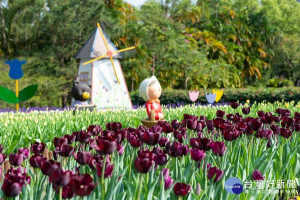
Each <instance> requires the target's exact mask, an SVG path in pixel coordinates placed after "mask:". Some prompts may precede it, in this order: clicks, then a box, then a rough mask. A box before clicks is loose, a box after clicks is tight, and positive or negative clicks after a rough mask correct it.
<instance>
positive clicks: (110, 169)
mask: <svg viewBox="0 0 300 200" xmlns="http://www.w3.org/2000/svg"><path fill="white" fill-rule="evenodd" d="M96 168H97V176H98V177H99V178H101V177H102V168H103V162H101V163H98V164H96ZM113 170H114V165H113V164H111V163H110V161H106V164H105V171H104V178H108V177H111V175H112V173H113Z"/></svg>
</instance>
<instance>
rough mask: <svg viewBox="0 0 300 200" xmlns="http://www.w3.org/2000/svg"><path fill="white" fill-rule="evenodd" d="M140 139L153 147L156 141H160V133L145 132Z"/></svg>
mask: <svg viewBox="0 0 300 200" xmlns="http://www.w3.org/2000/svg"><path fill="white" fill-rule="evenodd" d="M141 139H142V140H143V141H144V142H145V143H146V144H148V145H151V146H154V145H156V144H157V143H158V140H159V139H160V133H159V132H150V131H146V132H145V133H144V134H143V135H142V137H141Z"/></svg>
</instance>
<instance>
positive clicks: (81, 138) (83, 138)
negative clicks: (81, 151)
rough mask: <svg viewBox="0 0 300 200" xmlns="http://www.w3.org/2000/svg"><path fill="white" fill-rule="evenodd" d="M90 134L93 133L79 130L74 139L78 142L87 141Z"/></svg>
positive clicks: (89, 138)
mask: <svg viewBox="0 0 300 200" xmlns="http://www.w3.org/2000/svg"><path fill="white" fill-rule="evenodd" d="M92 136H93V135H92V133H91V132H85V131H82V130H81V131H79V132H78V133H77V134H76V141H78V142H80V143H88V142H89V141H90V140H91V137H92Z"/></svg>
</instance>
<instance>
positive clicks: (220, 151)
mask: <svg viewBox="0 0 300 200" xmlns="http://www.w3.org/2000/svg"><path fill="white" fill-rule="evenodd" d="M210 148H211V149H212V151H213V152H214V153H215V154H216V155H218V156H223V155H224V154H225V152H226V150H227V147H226V146H225V143H224V142H211V143H210Z"/></svg>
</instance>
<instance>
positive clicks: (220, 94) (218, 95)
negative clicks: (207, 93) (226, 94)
mask: <svg viewBox="0 0 300 200" xmlns="http://www.w3.org/2000/svg"><path fill="white" fill-rule="evenodd" d="M215 93H216V102H218V101H220V99H221V97H222V96H223V90H213V94H215Z"/></svg>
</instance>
